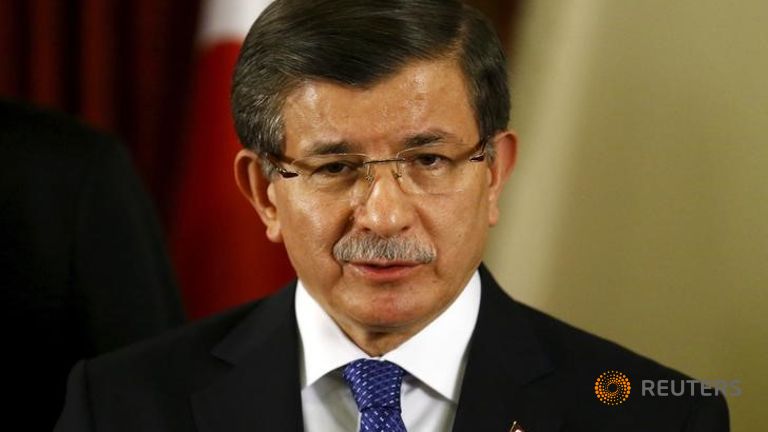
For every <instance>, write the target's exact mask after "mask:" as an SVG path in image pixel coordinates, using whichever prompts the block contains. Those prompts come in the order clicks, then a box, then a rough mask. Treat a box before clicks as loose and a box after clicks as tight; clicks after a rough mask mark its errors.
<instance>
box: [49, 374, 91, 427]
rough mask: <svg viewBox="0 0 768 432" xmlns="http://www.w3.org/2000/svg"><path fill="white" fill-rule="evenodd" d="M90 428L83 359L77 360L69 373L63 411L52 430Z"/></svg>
mask: <svg viewBox="0 0 768 432" xmlns="http://www.w3.org/2000/svg"><path fill="white" fill-rule="evenodd" d="M91 429H92V428H91V411H90V403H89V396H88V383H87V380H86V374H85V361H84V360H81V361H79V362H78V363H77V364H76V365H75V367H74V368H72V372H71V373H70V374H69V380H68V382H67V396H66V400H65V403H64V411H62V413H61V416H60V417H59V421H58V423H56V427H55V428H54V432H88V431H90V430H91Z"/></svg>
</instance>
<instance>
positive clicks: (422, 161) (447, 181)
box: [400, 144, 466, 194]
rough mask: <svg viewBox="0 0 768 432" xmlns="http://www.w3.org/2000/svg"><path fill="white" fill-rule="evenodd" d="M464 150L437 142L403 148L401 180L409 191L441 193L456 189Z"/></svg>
mask: <svg viewBox="0 0 768 432" xmlns="http://www.w3.org/2000/svg"><path fill="white" fill-rule="evenodd" d="M462 150H463V149H462V148H461V147H459V146H457V145H450V144H439V145H431V146H426V147H419V148H414V149H410V150H406V151H403V152H401V153H400V157H401V158H402V159H403V160H404V162H403V163H402V164H403V181H404V182H405V183H406V184H405V185H404V186H406V187H407V189H408V191H409V192H411V193H424V194H443V193H450V192H454V191H456V190H457V188H458V187H459V185H458V183H459V182H460V180H461V171H462V170H461V168H462V166H463V165H464V164H463V163H462V162H464V159H465V158H463V156H464V153H466V152H464V151H462Z"/></svg>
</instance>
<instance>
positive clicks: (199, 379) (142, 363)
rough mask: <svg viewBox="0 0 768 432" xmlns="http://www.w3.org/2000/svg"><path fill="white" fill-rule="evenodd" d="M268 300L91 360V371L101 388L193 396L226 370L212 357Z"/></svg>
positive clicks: (93, 381) (193, 323)
mask: <svg viewBox="0 0 768 432" xmlns="http://www.w3.org/2000/svg"><path fill="white" fill-rule="evenodd" d="M264 301H265V300H257V301H254V302H251V303H248V304H246V305H242V306H238V307H236V308H234V309H231V310H228V311H225V312H222V313H219V314H216V315H214V316H211V317H208V318H205V319H202V320H200V321H196V322H192V323H188V324H185V325H182V326H180V327H177V328H175V329H172V330H169V331H167V332H165V333H163V334H161V335H159V336H156V337H153V338H151V339H147V340H145V341H141V342H138V343H136V344H132V345H129V346H127V347H125V348H121V349H118V350H116V351H113V352H110V353H107V354H104V355H101V356H98V357H95V358H92V359H89V360H87V361H86V368H87V374H88V378H89V381H90V382H92V383H93V385H95V386H105V387H115V388H121V389H129V388H132V387H136V386H138V385H141V383H148V382H151V383H153V386H156V387H157V388H164V389H172V388H177V390H178V391H180V392H187V391H192V390H194V389H195V388H196V387H198V386H200V385H204V384H205V383H206V382H207V377H208V376H210V375H211V374H215V373H217V372H218V371H220V370H222V368H226V363H225V362H224V361H223V360H220V359H218V358H216V357H215V356H214V355H212V354H211V353H212V351H213V350H214V348H215V347H216V346H217V344H219V343H220V342H221V341H222V339H224V338H225V337H226V335H227V334H229V333H230V332H231V331H232V330H233V329H234V328H235V327H237V325H238V324H239V323H240V322H242V321H243V320H244V319H245V318H246V317H247V316H249V315H250V314H253V313H257V311H258V309H259V308H260V306H261V305H262V304H263V303H264Z"/></svg>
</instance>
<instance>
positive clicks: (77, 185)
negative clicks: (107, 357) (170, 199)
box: [0, 101, 183, 431]
mask: <svg viewBox="0 0 768 432" xmlns="http://www.w3.org/2000/svg"><path fill="white" fill-rule="evenodd" d="M0 307H2V313H0V317H1V318H0V320H1V321H0V338H1V340H2V342H3V347H4V348H3V360H2V363H3V365H4V367H3V370H4V371H6V376H5V378H4V379H3V386H2V388H3V391H4V393H5V395H6V396H7V397H8V399H10V402H6V403H5V406H4V410H3V411H4V419H5V421H6V423H7V424H20V425H23V430H33V431H37V430H51V428H52V427H53V425H54V424H55V423H56V419H57V418H58V416H59V414H60V413H61V406H62V404H63V403H64V393H65V390H66V380H67V373H68V372H69V371H70V369H72V366H73V365H74V364H75V363H76V362H77V361H78V360H79V359H81V358H84V357H92V356H95V355H97V354H100V353H104V352H107V351H109V350H112V349H115V348H118V347H122V346H125V345H128V344H130V343H134V342H136V341H138V340H141V339H143V338H147V337H150V336H155V335H157V334H159V333H161V332H162V331H165V330H168V329H169V328H171V327H174V326H176V325H179V324H181V323H182V321H183V314H182V310H181V303H180V301H179V297H178V293H177V290H176V285H175V282H174V280H173V277H172V274H171V267H170V264H169V262H168V258H167V255H166V253H165V246H164V242H163V237H162V235H161V234H160V230H159V225H158V223H157V221H156V220H155V216H154V212H153V209H152V207H151V205H150V202H149V199H148V198H147V196H146V194H145V193H144V191H143V190H142V188H141V186H140V183H139V180H138V178H137V177H136V174H135V173H134V171H133V167H132V166H131V163H130V159H129V157H128V154H127V152H126V151H125V150H124V149H123V148H122V147H121V146H120V145H119V144H118V143H117V142H116V140H115V139H114V138H111V137H109V136H107V135H105V134H101V133H97V132H94V131H93V130H91V129H89V128H87V127H85V126H83V125H81V124H79V123H78V122H77V121H75V120H73V119H71V118H69V117H67V116H64V115H62V114H57V113H52V112H46V111H41V110H38V109H35V108H31V107H27V106H23V105H20V104H15V103H10V102H4V101H0Z"/></svg>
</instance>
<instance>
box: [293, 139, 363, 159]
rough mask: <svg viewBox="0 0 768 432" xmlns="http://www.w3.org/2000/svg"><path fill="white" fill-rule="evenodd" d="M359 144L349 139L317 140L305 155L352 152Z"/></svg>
mask: <svg viewBox="0 0 768 432" xmlns="http://www.w3.org/2000/svg"><path fill="white" fill-rule="evenodd" d="M355 148H357V146H356V145H355V144H353V143H351V142H349V141H345V140H340V141H317V142H314V143H312V145H311V146H310V147H309V149H307V151H306V152H305V156H320V155H329V154H340V153H352V152H353V151H354V149H355Z"/></svg>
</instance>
